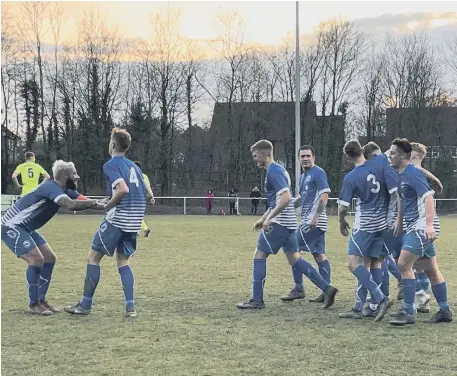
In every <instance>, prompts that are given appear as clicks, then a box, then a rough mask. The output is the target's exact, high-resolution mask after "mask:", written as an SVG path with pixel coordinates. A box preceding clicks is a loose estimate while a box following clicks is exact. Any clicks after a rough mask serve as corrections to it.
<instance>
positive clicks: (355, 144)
mask: <svg viewBox="0 0 457 376" xmlns="http://www.w3.org/2000/svg"><path fill="white" fill-rule="evenodd" d="M343 151H344V154H346V155H347V156H348V157H349V158H358V157H361V156H362V155H363V149H362V145H360V142H359V141H357V140H351V141H348V142H346V145H344V149H343Z"/></svg>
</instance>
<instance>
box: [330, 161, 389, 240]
mask: <svg viewBox="0 0 457 376" xmlns="http://www.w3.org/2000/svg"><path fill="white" fill-rule="evenodd" d="M384 189H385V190H386V189H387V188H386V184H385V178H384V173H383V168H381V167H380V165H379V164H377V163H374V162H371V163H370V161H366V162H364V163H363V164H362V165H360V166H356V167H355V168H354V169H353V170H352V171H351V172H349V173H348V174H347V175H346V176H345V177H344V180H343V186H342V188H341V193H340V197H339V200H338V203H339V204H340V205H343V206H350V205H351V201H352V198H353V197H354V196H355V197H356V198H357V205H356V213H355V218H354V229H355V230H363V231H366V232H370V233H374V232H378V231H382V230H385V229H386V227H387V204H388V203H386V200H385V197H386V195H385V193H384V192H383V190H384Z"/></svg>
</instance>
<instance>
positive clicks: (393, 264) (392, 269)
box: [384, 256, 401, 282]
mask: <svg viewBox="0 0 457 376" xmlns="http://www.w3.org/2000/svg"><path fill="white" fill-rule="evenodd" d="M384 261H386V262H387V265H388V266H389V271H390V272H391V273H392V275H393V276H394V277H395V278H397V281H398V282H401V273H400V270H398V265H397V264H396V262H395V260H394V259H393V258H392V257H390V256H387V258H386V259H385V260H384Z"/></svg>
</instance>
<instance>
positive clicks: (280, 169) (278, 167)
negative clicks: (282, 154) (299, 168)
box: [267, 162, 287, 175]
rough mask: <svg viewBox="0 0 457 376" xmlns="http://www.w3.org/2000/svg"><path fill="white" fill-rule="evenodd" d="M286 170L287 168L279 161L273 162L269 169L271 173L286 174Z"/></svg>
mask: <svg viewBox="0 0 457 376" xmlns="http://www.w3.org/2000/svg"><path fill="white" fill-rule="evenodd" d="M286 172H287V170H286V169H285V168H284V167H283V166H281V165H280V164H279V163H277V162H275V163H272V164H271V165H270V167H268V171H267V173H268V174H269V175H278V174H285V173H286Z"/></svg>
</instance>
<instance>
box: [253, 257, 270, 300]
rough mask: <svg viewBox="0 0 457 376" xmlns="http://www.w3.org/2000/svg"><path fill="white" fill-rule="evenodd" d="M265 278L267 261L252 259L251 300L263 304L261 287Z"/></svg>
mask: <svg viewBox="0 0 457 376" xmlns="http://www.w3.org/2000/svg"><path fill="white" fill-rule="evenodd" d="M266 278H267V260H264V259H254V265H253V268H252V299H254V300H255V301H256V302H259V303H261V302H263V287H264V286H265V279H266Z"/></svg>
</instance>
